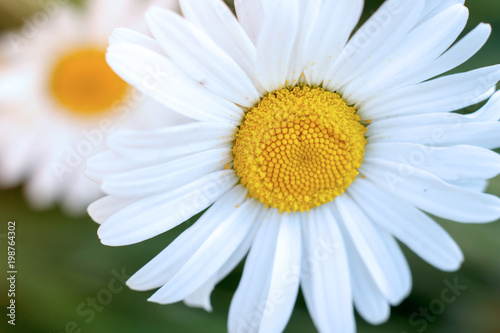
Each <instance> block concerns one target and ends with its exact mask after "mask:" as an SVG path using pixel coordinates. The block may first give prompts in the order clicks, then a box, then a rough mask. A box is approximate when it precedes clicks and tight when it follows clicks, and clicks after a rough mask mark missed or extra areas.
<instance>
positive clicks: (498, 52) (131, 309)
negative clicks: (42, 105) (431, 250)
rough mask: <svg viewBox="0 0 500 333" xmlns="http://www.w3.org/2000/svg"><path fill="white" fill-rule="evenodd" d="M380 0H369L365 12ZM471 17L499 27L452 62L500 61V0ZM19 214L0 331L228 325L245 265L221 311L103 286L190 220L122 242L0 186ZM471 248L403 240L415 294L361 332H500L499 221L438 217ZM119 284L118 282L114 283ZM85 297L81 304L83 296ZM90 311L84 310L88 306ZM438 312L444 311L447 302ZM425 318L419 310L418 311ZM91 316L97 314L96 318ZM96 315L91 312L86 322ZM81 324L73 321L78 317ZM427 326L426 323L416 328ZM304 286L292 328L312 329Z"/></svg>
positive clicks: (16, 13) (228, 286) (20, 15)
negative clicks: (439, 263) (97, 302)
mask: <svg viewBox="0 0 500 333" xmlns="http://www.w3.org/2000/svg"><path fill="white" fill-rule="evenodd" d="M38 3H39V1H38V0H2V1H1V2H0V28H7V27H14V26H16V25H18V24H20V23H22V21H23V19H25V18H29V15H30V13H33V12H34V11H36V10H37V5H38ZM381 3H382V1H381V0H368V1H367V6H366V10H365V18H366V17H367V15H369V14H370V13H371V12H372V11H373V10H375V9H376V8H377V6H378V5H380V4H381ZM467 5H468V7H469V9H470V12H471V18H470V21H469V25H468V27H467V29H466V31H470V30H471V29H472V28H473V27H474V26H475V25H476V24H478V23H479V22H482V21H484V22H489V23H491V24H492V26H493V34H492V37H491V38H490V40H489V42H488V44H487V45H486V47H484V48H483V49H482V50H481V51H480V52H479V53H478V55H476V56H475V57H474V58H473V59H471V61H469V62H468V63H467V64H465V65H463V66H461V67H460V68H458V69H457V70H455V71H464V70H470V69H472V68H476V67H480V66H486V65H492V64H495V63H499V62H500V15H499V13H500V1H498V0H470V1H468V3H467ZM488 192H490V193H493V194H495V195H500V178H497V179H494V180H493V181H492V182H491V185H490V187H489V189H488ZM9 219H13V220H16V221H17V246H16V248H17V265H18V271H19V273H18V276H17V277H18V281H17V291H18V292H17V297H16V300H17V303H16V304H17V326H16V327H15V330H12V327H11V326H9V327H6V326H7V325H6V316H5V312H6V303H5V302H6V299H7V297H6V289H7V288H6V280H5V278H3V276H4V275H3V274H4V273H5V271H6V269H5V267H6V266H5V263H6V261H7V258H6V247H7V245H6V242H5V238H0V248H1V251H0V252H1V253H2V256H1V258H0V260H1V264H0V267H1V268H2V275H1V276H2V279H1V280H0V286H1V291H0V308H1V311H0V331H1V332H11V331H16V332H52V333H60V332H79V331H78V329H81V332H92V333H109V332H121V333H132V332H151V333H153V332H186V333H188V332H193V333H194V332H206V333H210V332H225V331H226V321H227V313H228V308H229V304H230V300H231V297H232V294H233V293H234V290H235V288H236V287H237V285H238V281H239V279H240V275H241V267H242V266H241V265H240V266H239V268H238V269H237V270H235V271H234V272H233V273H231V274H230V275H229V276H228V277H227V278H226V279H225V280H224V281H222V283H220V284H219V285H218V286H217V287H216V289H215V291H214V293H213V295H212V302H213V307H214V311H213V312H212V313H207V312H205V311H203V310H199V309H192V308H189V307H186V306H184V305H183V304H181V303H179V304H174V305H167V306H161V305H157V304H153V303H149V302H147V298H148V297H149V295H151V294H152V292H136V291H132V290H129V289H128V288H126V287H124V288H123V289H122V290H121V292H118V293H116V294H111V295H112V299H109V300H108V299H105V298H102V297H104V296H105V295H110V293H109V292H108V291H106V290H109V289H110V287H109V286H108V284H109V283H110V281H111V280H112V279H113V278H114V273H113V272H115V273H116V272H122V270H125V272H126V273H127V274H128V275H131V274H133V273H134V272H135V271H136V270H137V269H139V268H140V267H142V265H144V264H145V263H146V262H148V261H149V260H150V259H151V258H152V257H154V256H155V255H156V254H157V253H159V252H160V251H161V250H162V249H163V248H164V247H165V246H166V245H167V244H169V243H170V242H171V241H172V240H173V239H174V238H175V237H176V236H177V235H178V234H179V233H180V232H181V231H182V230H184V229H185V228H186V227H187V226H188V225H190V224H191V223H192V221H190V222H187V223H185V224H184V225H182V226H180V227H178V228H176V229H175V230H173V231H171V232H168V233H166V234H163V235H160V236H158V237H155V238H154V239H151V240H148V241H146V242H143V243H140V244H137V245H132V246H127V247H120V248H113V247H106V246H103V245H101V244H100V243H99V240H98V238H97V236H96V229H97V225H96V224H95V223H94V222H92V221H91V219H90V218H88V217H82V218H70V217H68V216H65V215H63V214H62V213H61V211H60V210H59V209H54V210H51V211H45V212H35V211H32V210H30V208H29V207H28V205H27V204H26V203H25V201H24V199H23V196H22V188H16V189H12V190H6V191H1V192H0V221H1V228H0V237H2V236H3V235H2V234H5V233H6V232H7V226H6V224H7V221H8V220H9ZM440 222H441V223H442V224H443V226H444V227H445V228H446V229H447V230H448V231H449V232H450V234H451V235H452V236H453V237H454V238H455V240H456V241H457V243H458V244H459V245H460V246H461V248H462V250H463V252H464V254H465V263H464V265H463V267H462V268H461V269H460V271H458V272H453V273H445V272H441V271H438V270H436V269H434V268H433V267H431V266H429V265H428V264H426V263H424V262H423V261H422V260H421V259H419V258H418V257H416V256H415V255H414V254H413V253H411V252H410V251H408V250H407V249H406V248H405V253H406V255H407V257H408V260H409V262H410V265H411V268H412V274H413V279H414V287H413V291H412V293H411V295H410V297H409V298H408V299H407V300H405V301H404V302H403V303H402V304H401V305H399V306H397V307H395V308H393V309H392V315H391V319H390V320H389V322H388V323H385V324H383V325H380V326H371V325H369V324H366V323H365V322H364V321H363V320H362V319H360V318H357V323H358V332H360V333H361V332H366V333H382V332H384V333H387V332H394V333H404V332H406V333H413V332H424V331H425V332H429V333H432V332H440V333H448V332H449V333H452V332H453V333H471V332H474V333H498V332H500V316H499V315H498V314H499V313H500V262H499V261H500V259H499V257H498V254H499V253H500V244H499V240H500V224H499V223H492V224H486V225H464V224H458V223H454V222H449V221H440ZM455 279H458V282H459V284H461V285H465V286H467V289H466V290H465V291H463V292H462V294H461V295H460V296H459V297H457V298H456V300H455V301H454V302H452V303H451V304H446V306H445V308H444V309H443V310H442V313H440V314H439V315H436V316H432V317H429V319H428V320H427V324H426V325H427V326H426V327H425V330H424V329H423V328H424V325H423V323H422V322H419V324H417V325H416V324H415V323H413V324H412V322H411V321H410V318H411V316H412V314H414V313H416V312H419V311H420V310H421V309H422V308H424V309H425V308H428V307H429V306H435V305H436V304H438V303H439V302H438V301H436V300H439V299H441V297H442V296H441V295H442V291H443V290H444V289H445V288H446V286H445V283H446V282H445V281H449V282H451V283H453V281H455ZM114 287H115V288H119V284H115V285H114ZM98 296H99V297H101V299H105V300H106V302H108V301H109V304H107V305H104V306H102V308H100V307H98V308H96V309H97V310H95V311H94V315H95V317H92V314H91V311H90V312H89V311H88V310H89V309H90V307H89V306H87V305H85V303H86V302H87V301H88V300H89V298H96V297H98ZM82 304H83V305H82ZM82 311H84V312H82ZM440 312H441V311H440ZM418 318H421V317H418ZM90 319H92V320H90ZM87 321H89V322H87ZM72 322H73V323H74V325H77V326H78V329H72V328H71V327H72V326H71V325H73V323H72ZM419 329H420V330H419ZM314 331H315V330H314V326H313V324H312V322H311V319H310V317H309V315H308V313H307V309H306V306H305V303H304V300H303V298H302V296H300V297H299V299H298V301H297V305H296V307H295V311H294V314H293V316H292V319H291V320H290V323H289V325H288V327H287V330H286V332H290V333H292V332H297V333H298V332H314Z"/></svg>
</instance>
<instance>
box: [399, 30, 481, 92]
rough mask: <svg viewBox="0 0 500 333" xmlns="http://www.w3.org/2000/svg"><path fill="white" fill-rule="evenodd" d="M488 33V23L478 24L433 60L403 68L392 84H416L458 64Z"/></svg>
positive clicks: (475, 50)
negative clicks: (417, 65) (406, 68)
mask: <svg viewBox="0 0 500 333" xmlns="http://www.w3.org/2000/svg"><path fill="white" fill-rule="evenodd" d="M490 34H491V26H490V25H489V24H484V23H481V24H479V25H478V26H477V27H476V28H475V29H474V30H472V31H471V32H470V33H468V34H467V35H466V36H465V37H463V38H462V39H461V40H460V41H458V42H457V43H456V44H455V45H453V46H452V47H451V48H450V49H449V50H448V51H446V52H445V53H443V54H442V55H441V56H440V57H439V58H437V59H436V60H434V61H433V62H430V63H428V64H425V65H424V66H421V67H416V68H415V69H414V70H410V71H408V70H405V71H404V73H401V74H400V75H399V76H398V78H396V79H395V80H394V81H393V85H394V86H400V85H402V84H403V83H406V84H417V83H420V82H423V81H425V80H428V79H430V78H433V77H435V76H438V75H440V74H442V73H445V72H447V71H449V70H452V69H453V68H456V67H458V66H460V65H461V64H463V63H464V62H466V61H467V60H469V59H470V58H471V57H472V56H473V55H474V54H476V53H477V52H478V51H479V50H480V49H481V48H482V47H483V46H484V44H485V43H486V41H487V40H488V38H489V37H490Z"/></svg>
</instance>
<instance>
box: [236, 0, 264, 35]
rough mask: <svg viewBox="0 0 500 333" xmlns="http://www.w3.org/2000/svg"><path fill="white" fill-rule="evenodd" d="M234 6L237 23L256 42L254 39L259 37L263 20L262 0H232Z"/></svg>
mask: <svg viewBox="0 0 500 333" xmlns="http://www.w3.org/2000/svg"><path fill="white" fill-rule="evenodd" d="M234 8H235V9H236V15H237V16H238V21H239V23H240V24H241V26H242V27H243V29H245V31H246V33H247V34H248V37H249V38H250V39H251V40H252V41H253V42H254V44H257V43H256V41H257V38H258V37H259V33H260V30H261V26H262V21H263V20H264V7H263V5H262V1H261V0H257V1H246V0H234Z"/></svg>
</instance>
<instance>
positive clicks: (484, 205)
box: [360, 158, 500, 223]
mask: <svg viewBox="0 0 500 333" xmlns="http://www.w3.org/2000/svg"><path fill="white" fill-rule="evenodd" d="M360 173H361V174H363V175H364V176H366V177H367V179H369V180H370V181H372V182H373V183H375V184H377V185H378V186H381V187H382V188H385V189H387V190H388V191H389V192H390V193H391V194H392V195H394V196H397V197H398V198H401V199H403V200H405V201H406V202H408V203H410V204H412V205H414V206H416V207H418V208H420V209H422V210H424V211H426V212H429V213H431V214H433V215H436V216H439V217H442V218H446V219H450V220H454V221H458V222H472V223H481V222H491V221H494V220H496V219H498V218H500V199H499V198H497V197H495V196H493V195H491V194H484V193H475V192H471V191H468V190H465V189H462V188H460V187H457V186H453V185H450V184H447V183H446V182H444V181H442V180H441V179H439V178H438V177H436V176H434V175H433V174H431V173H428V172H426V171H422V170H420V169H418V168H415V167H412V166H408V165H405V164H402V163H396V162H391V161H387V160H382V159H376V158H369V159H365V162H364V164H363V165H362V166H361V168H360Z"/></svg>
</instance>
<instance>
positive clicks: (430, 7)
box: [420, 0, 465, 22]
mask: <svg viewBox="0 0 500 333" xmlns="http://www.w3.org/2000/svg"><path fill="white" fill-rule="evenodd" d="M464 3H465V0H433V1H426V2H425V6H424V9H423V10H422V13H421V17H422V19H421V21H420V22H425V21H426V20H428V19H430V18H432V17H434V16H436V15H438V14H439V13H441V12H443V11H444V10H446V9H448V8H450V7H451V6H454V5H456V4H461V5H463V4H464Z"/></svg>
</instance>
